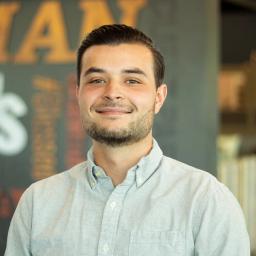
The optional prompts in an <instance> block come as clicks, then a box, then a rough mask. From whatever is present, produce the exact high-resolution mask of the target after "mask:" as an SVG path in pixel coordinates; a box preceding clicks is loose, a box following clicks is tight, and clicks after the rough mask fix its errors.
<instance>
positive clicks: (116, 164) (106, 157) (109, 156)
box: [93, 133, 153, 186]
mask: <svg viewBox="0 0 256 256" xmlns="http://www.w3.org/2000/svg"><path fill="white" fill-rule="evenodd" d="M152 145H153V138H152V133H150V134H149V135H148V136H147V137H145V138H144V139H142V140H141V141H138V142H136V143H133V144H131V145H125V146H120V147H111V146H108V145H105V144H102V143H99V142H97V141H93V156H94V161H95V164H97V165H98V166H100V167H101V168H102V169H103V170H104V171H105V173H106V174H107V175H108V176H109V177H110V178H111V179H112V182H113V184H114V185H115V186H116V185H118V184H120V183H121V182H122V181H123V180H124V179H125V177H126V174H127V172H128V170H129V169H130V168H131V167H132V166H134V165H135V164H136V163H138V162H139V160H140V159H141V158H142V157H143V156H145V155H147V154H148V153H149V152H150V150H151V148H152Z"/></svg>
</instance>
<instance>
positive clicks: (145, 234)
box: [129, 230, 185, 256]
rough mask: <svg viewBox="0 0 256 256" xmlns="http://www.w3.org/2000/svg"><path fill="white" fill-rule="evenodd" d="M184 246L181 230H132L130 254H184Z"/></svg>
mask: <svg viewBox="0 0 256 256" xmlns="http://www.w3.org/2000/svg"><path fill="white" fill-rule="evenodd" d="M184 247H185V246H184V239H183V236H182V233H181V232H179V231H171V230H169V231H132V232H131V237H130V246H129V256H148V255H150V256H165V255H168V256H169V255H175V256H183V255H184V251H185V248H184Z"/></svg>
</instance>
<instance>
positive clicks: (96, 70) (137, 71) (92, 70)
mask: <svg viewBox="0 0 256 256" xmlns="http://www.w3.org/2000/svg"><path fill="white" fill-rule="evenodd" d="M92 73H107V71H106V70H105V69H102V68H97V67H90V68H88V69H87V70H86V71H85V73H84V76H87V75H89V74H92ZM121 73H123V74H138V75H143V76H145V77H147V74H146V73H145V72H144V71H143V70H141V69H140V68H128V69H123V70H122V71H121Z"/></svg>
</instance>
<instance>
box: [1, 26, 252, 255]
mask: <svg viewBox="0 0 256 256" xmlns="http://www.w3.org/2000/svg"><path fill="white" fill-rule="evenodd" d="M77 70H78V74H77V75H78V76H77V77H78V85H77V98H78V102H79V106H80V112H81V119H82V123H83V127H84V129H85V130H86V132H87V134H89V135H90V136H91V137H92V140H93V145H92V148H91V149H90V151H89V152H88V155H87V161H86V162H83V163H81V164H79V165H77V166H75V167H73V168H72V169H70V170H68V171H66V172H63V173H60V174H58V175H55V176H52V177H50V178H48V179H45V180H42V181H39V182H37V183H35V184H33V185H32V186H31V187H30V188H28V189H27V191H26V192H25V193H24V195H23V196H22V198H21V200H20V203H19V205H18V207H17V209H16V212H15V214H14V217H13V220H12V222H11V226H10V229H9V234H8V243H7V249H6V253H5V255H6V256H12V255H17V256H23V255H24V256H25V255H43V256H50V255H51V256H56V255H76V256H77V255H86V256H96V255H99V256H103V255H108V256H110V255H115V256H128V255H129V256H142V255H143V256H144V255H147V256H148V255H150V256H165V255H166V256H167V255H175V256H179V255H186V256H192V255H197V256H247V255H249V254H250V253H249V240H248V234H247V231H246V227H245V223H244V219H243V215H242V212H241V209H240V207H239V205H238V203H237V201H236V200H235V198H234V197H233V196H232V194H231V193H230V192H229V191H228V190H227V188H226V187H225V186H224V185H222V184H221V183H219V182H218V181H217V180H216V179H215V178H214V177H213V176H211V175H210V174H208V173H206V172H203V171H200V170H197V169H195V168H193V167H190V166H187V165H185V164H183V163H180V162H178V161H175V160H173V159H171V158H168V157H165V156H163V154H162V151H161V149H160V148H159V146H158V144H157V142H156V141H155V140H154V139H153V137H152V124H153V119H154V115H155V114H156V113H158V112H159V110H160V108H161V106H162V105H163V103H164V100H165V98H166V94H167V87H166V85H165V84H163V77H164V63H163V58H162V56H161V54H160V53H159V52H158V51H157V50H156V49H155V48H154V46H153V43H152V41H151V39H149V38H148V37H147V36H146V35H144V34H143V33H142V32H140V31H138V30H136V29H133V28H131V27H128V26H125V25H106V26H102V27H100V28H98V29H96V30H94V31H93V32H91V33H90V34H89V35H88V36H87V37H86V39H85V40H84V41H83V42H82V44H81V46H80V48H79V50H78V60H77Z"/></svg>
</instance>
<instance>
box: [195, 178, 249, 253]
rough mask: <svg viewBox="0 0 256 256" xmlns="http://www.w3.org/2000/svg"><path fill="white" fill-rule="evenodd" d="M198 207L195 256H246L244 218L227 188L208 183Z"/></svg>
mask: <svg viewBox="0 0 256 256" xmlns="http://www.w3.org/2000/svg"><path fill="white" fill-rule="evenodd" d="M200 204H201V206H200V207H199V211H198V214H197V220H198V221H197V224H198V225H197V227H198V228H197V233H196V237H195V256H205V255H207V256H230V255H232V256H249V255H250V242H249V236H248V232H247V228H246V224H245V221H244V216H243V213H242V210H241V207H240V205H239V203H238V202H237V200H236V198H235V197H234V196H233V194H232V193H231V192H230V191H229V190H228V189H227V187H226V186H224V185H223V184H221V183H219V182H218V181H217V180H214V181H211V182H210V184H209V186H208V187H207V190H206V191H205V194H204V197H203V199H202V200H201V202H200Z"/></svg>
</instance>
